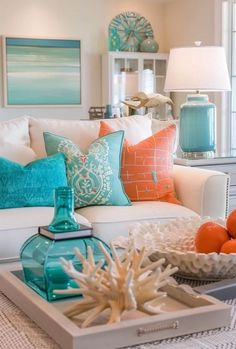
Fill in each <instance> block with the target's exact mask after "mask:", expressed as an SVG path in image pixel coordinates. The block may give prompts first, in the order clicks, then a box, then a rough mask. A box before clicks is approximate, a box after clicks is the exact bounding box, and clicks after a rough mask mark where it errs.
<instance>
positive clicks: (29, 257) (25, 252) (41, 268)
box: [20, 234, 109, 302]
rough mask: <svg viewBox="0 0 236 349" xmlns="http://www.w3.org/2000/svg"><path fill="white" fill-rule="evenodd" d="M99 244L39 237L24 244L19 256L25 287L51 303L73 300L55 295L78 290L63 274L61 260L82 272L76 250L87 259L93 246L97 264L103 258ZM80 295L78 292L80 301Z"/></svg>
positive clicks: (84, 239) (89, 240)
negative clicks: (58, 291) (57, 292)
mask: <svg viewBox="0 0 236 349" xmlns="http://www.w3.org/2000/svg"><path fill="white" fill-rule="evenodd" d="M98 241H101V240H99V239H98V238H96V237H88V238H75V239H68V240H52V239H49V238H47V237H45V236H42V235H40V234H36V235H34V236H32V237H31V238H29V239H28V240H27V241H26V242H25V243H24V244H23V246H22V248H21V253H20V257H21V262H22V266H23V274H24V281H25V283H26V284H27V285H28V286H29V287H30V288H32V289H33V290H34V291H35V292H37V293H38V294H39V295H40V296H42V297H43V298H44V299H46V300H48V301H50V302H51V301H55V300H58V299H62V298H68V297H71V296H69V295H63V294H55V293H54V290H56V289H59V290H64V289H67V288H68V287H72V288H78V285H77V284H76V283H75V282H74V280H73V279H72V278H71V277H70V276H68V275H67V274H66V273H65V272H64V270H63V268H62V265H61V262H60V257H63V258H65V259H66V260H70V261H72V263H73V266H74V267H75V269H76V270H78V271H81V270H82V265H81V262H80V261H79V260H78V259H77V258H76V256H75V254H74V248H75V247H78V248H79V249H80V251H81V253H82V255H83V256H84V257H85V258H87V251H88V246H91V248H92V251H93V255H94V260H95V263H98V262H99V261H100V259H103V258H104V255H103V253H102V252H101V251H100V249H99V248H98ZM101 242H102V241H101ZM102 244H103V245H104V246H105V248H106V249H107V251H109V247H108V246H107V245H106V244H105V243H104V242H102ZM79 295H80V294H79V288H78V295H77V297H78V296H79ZM75 296H76V295H75Z"/></svg>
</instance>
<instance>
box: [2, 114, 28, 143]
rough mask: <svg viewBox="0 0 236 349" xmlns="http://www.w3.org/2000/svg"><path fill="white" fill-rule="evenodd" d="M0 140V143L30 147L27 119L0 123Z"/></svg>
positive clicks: (22, 118)
mask: <svg viewBox="0 0 236 349" xmlns="http://www.w3.org/2000/svg"><path fill="white" fill-rule="evenodd" d="M0 140H1V142H2V143H10V144H15V145H16V144H21V145H25V146H29V145H30V137H29V120H28V118H27V117H25V116H24V117H21V118H17V119H12V120H7V121H1V122H0Z"/></svg>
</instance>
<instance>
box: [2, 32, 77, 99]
mask: <svg viewBox="0 0 236 349" xmlns="http://www.w3.org/2000/svg"><path fill="white" fill-rule="evenodd" d="M5 40H6V41H5V45H6V89H7V101H6V102H7V105H11V106H14V105H78V104H81V44H80V40H59V39H29V38H10V37H8V38H5Z"/></svg>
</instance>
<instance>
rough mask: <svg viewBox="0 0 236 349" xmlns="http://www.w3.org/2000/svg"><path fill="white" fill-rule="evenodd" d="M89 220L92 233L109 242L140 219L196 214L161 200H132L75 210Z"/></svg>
mask: <svg viewBox="0 0 236 349" xmlns="http://www.w3.org/2000/svg"><path fill="white" fill-rule="evenodd" d="M76 212H77V213H79V214H80V215H82V216H84V217H85V218H87V219H88V221H89V222H91V224H92V226H93V233H94V235H95V236H97V237H99V238H101V239H102V240H104V241H106V242H109V241H110V240H112V239H114V238H115V237H116V236H119V235H128V231H129V227H130V226H131V225H132V224H134V223H136V222H140V221H150V222H160V221H161V222H162V221H163V223H165V222H166V221H168V220H169V219H175V218H178V217H193V216H195V217H196V216H198V215H197V214H196V213H195V212H194V211H192V210H190V209H188V208H186V207H183V206H180V205H176V204H170V203H166V202H161V201H156V202H155V201H139V202H133V203H132V206H126V207H123V206H120V207H117V206H96V207H95V206H90V207H84V208H80V209H78V210H76Z"/></svg>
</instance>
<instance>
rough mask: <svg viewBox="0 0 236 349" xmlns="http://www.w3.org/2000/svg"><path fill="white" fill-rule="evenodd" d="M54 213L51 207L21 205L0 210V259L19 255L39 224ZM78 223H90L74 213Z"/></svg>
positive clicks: (42, 224) (48, 220) (46, 222)
mask: <svg viewBox="0 0 236 349" xmlns="http://www.w3.org/2000/svg"><path fill="white" fill-rule="evenodd" d="M53 215H54V208H53V207H23V208H10V209H4V210H0V222H1V225H0V261H1V260H4V259H6V258H10V259H11V258H12V259H15V258H17V257H19V252H20V248H21V246H22V245H23V243H24V242H25V240H26V239H28V238H29V237H30V236H32V235H33V234H36V233H37V231H38V227H39V226H44V225H48V224H49V223H50V222H51V220H52V217H53ZM76 218H77V220H78V222H79V223H82V224H85V225H89V226H90V225H91V224H90V223H89V222H88V220H87V219H86V218H84V217H82V216H81V215H79V214H76Z"/></svg>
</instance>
